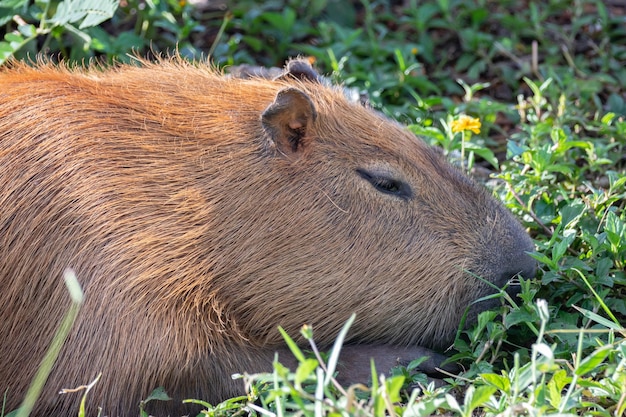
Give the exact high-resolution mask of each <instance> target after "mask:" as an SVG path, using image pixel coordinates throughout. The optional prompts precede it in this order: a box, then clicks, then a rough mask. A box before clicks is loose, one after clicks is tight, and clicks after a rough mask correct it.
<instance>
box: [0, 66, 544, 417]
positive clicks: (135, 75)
mask: <svg viewBox="0 0 626 417" xmlns="http://www.w3.org/2000/svg"><path fill="white" fill-rule="evenodd" d="M0 165H1V166H2V169H1V170H0V180H1V184H2V185H0V208H1V210H0V282H1V284H2V292H0V305H1V306H2V307H1V308H2V311H1V317H0V362H1V363H0V381H1V383H2V384H3V385H2V386H0V389H1V390H2V391H3V392H4V390H5V389H7V388H8V394H7V395H8V398H9V406H10V407H16V406H18V405H19V401H20V400H21V397H22V396H23V394H24V391H25V389H26V387H27V385H28V383H29V382H30V380H31V378H32V377H33V375H34V373H35V371H36V369H37V366H38V364H39V362H40V360H41V358H42V357H43V355H44V352H45V350H46V349H47V347H48V345H49V343H50V340H51V338H52V334H53V332H54V329H55V327H56V326H57V325H58V323H59V321H60V319H61V317H62V315H63V313H64V312H65V311H66V310H67V308H68V305H69V299H68V296H67V294H66V290H65V288H64V285H63V283H62V279H61V276H62V273H63V271H64V269H65V268H67V267H71V268H73V269H74V270H75V271H76V274H77V276H78V279H79V281H80V282H81V284H82V286H83V287H84V291H85V300H86V301H85V304H84V306H83V307H82V310H81V312H80V314H79V317H78V320H77V322H76V324H75V326H74V328H73V331H72V333H71V334H70V336H69V337H68V340H67V341H66V343H65V345H64V348H63V350H62V351H61V355H60V357H59V359H58V361H57V364H56V365H55V367H54V369H53V371H52V374H51V376H50V378H49V380H48V382H47V384H46V388H45V390H44V395H43V397H42V399H41V401H40V403H39V406H38V408H37V409H36V413H39V414H40V415H43V414H45V413H50V412H65V413H73V410H75V407H76V404H77V397H78V396H71V395H70V396H58V395H57V392H58V391H59V389H61V388H72V387H75V386H79V385H82V384H85V383H88V382H90V381H91V380H92V379H93V378H94V377H95V376H96V375H97V374H98V373H100V372H102V379H101V380H100V381H99V382H98V383H97V384H96V386H95V387H94V389H93V391H92V392H90V394H89V397H88V402H90V403H92V404H93V405H94V406H102V407H104V413H105V414H106V415H110V416H120V415H124V414H130V413H133V414H134V413H135V410H136V409H137V408H136V407H137V404H138V402H139V400H141V399H142V398H145V397H146V396H147V395H148V394H149V393H150V392H151V390H152V389H154V388H155V387H157V386H164V387H165V389H166V390H167V391H168V392H169V393H170V394H172V396H173V397H175V398H176V399H177V401H176V402H175V403H170V404H167V405H164V406H163V408H162V409H161V410H159V409H157V410H156V411H164V412H169V413H180V412H183V411H184V409H183V408H181V405H180V399H183V398H190V397H191V398H193V397H195V398H202V399H206V400H209V401H219V400H221V399H223V398H224V397H226V396H229V395H235V394H236V393H237V392H238V391H239V390H241V387H240V386H239V384H240V382H239V381H232V380H231V378H230V374H232V373H234V372H243V371H258V370H269V369H271V361H272V358H273V352H274V351H275V350H276V349H280V348H281V347H282V346H283V342H282V338H281V337H280V335H279V333H278V331H277V326H279V325H280V326H283V327H284V328H285V329H286V330H287V331H288V332H290V333H291V334H292V335H297V334H298V329H299V328H300V327H301V326H302V325H303V324H305V323H310V324H312V325H313V326H314V329H315V336H316V340H317V342H318V343H319V344H321V345H327V344H329V343H331V342H332V340H333V339H334V337H335V336H336V334H337V332H338V331H339V329H340V328H341V326H342V325H343V324H344V322H345V321H346V320H347V318H348V317H349V316H350V315H351V314H352V313H356V321H355V323H354V325H353V326H352V328H351V330H350V333H349V340H348V343H349V344H353V345H360V346H387V347H388V346H398V347H402V348H406V347H410V346H423V347H427V348H441V347H445V346H448V345H449V344H450V343H451V342H452V341H453V338H454V335H455V331H456V329H457V327H458V326H459V322H460V320H461V317H462V315H463V313H464V311H465V309H466V308H467V307H468V306H469V305H470V304H471V303H472V302H473V301H474V300H476V299H478V298H480V297H483V296H485V295H487V294H491V293H493V292H494V289H493V288H492V287H491V286H489V285H488V284H487V283H485V282H483V281H481V280H479V279H477V278H476V276H480V277H482V278H483V279H484V280H486V281H487V282H489V283H492V284H494V285H495V286H497V287H503V286H505V285H506V284H507V282H508V281H509V280H510V279H511V278H513V277H515V276H516V275H517V274H520V273H521V274H522V275H524V276H527V277H529V276H532V275H534V269H535V264H534V261H533V260H532V259H531V258H530V257H529V256H528V255H527V254H526V252H527V251H530V250H532V249H533V246H532V244H531V241H530V239H529V237H528V236H527V235H526V233H525V232H524V230H523V229H522V227H521V226H520V225H519V224H518V223H517V221H516V220H515V219H514V218H513V217H512V216H511V215H510V214H509V213H508V212H507V211H506V210H505V209H504V208H503V207H502V206H501V205H500V204H499V203H498V202H496V201H495V200H494V199H493V198H492V197H491V196H490V195H489V193H488V192H486V191H485V190H484V189H483V188H482V187H480V186H478V185H476V184H475V183H474V182H472V181H471V180H470V179H468V178H467V177H466V176H464V175H463V174H462V173H461V172H459V171H458V170H457V169H455V168H454V167H452V166H451V165H450V164H448V163H447V162H446V161H445V159H444V158H443V157H442V155H441V153H440V152H437V151H436V150H434V149H433V148H431V147H429V146H427V145H426V144H424V143H423V142H421V141H420V140H418V139H416V138H415V137H414V136H413V135H412V134H411V133H409V132H408V131H407V130H405V129H404V128H403V127H402V126H400V125H398V124H397V123H395V122H393V121H390V120H389V119H387V118H385V117H383V116H382V115H380V114H378V113H376V112H375V111H372V110H371V109H368V108H365V107H363V106H361V105H359V104H355V103H351V102H349V101H348V100H346V99H345V98H344V96H343V94H342V91H341V89H340V88H335V87H328V86H324V85H323V84H322V83H321V82H320V79H319V77H318V76H317V74H316V73H315V72H314V71H313V70H312V69H311V67H310V66H309V65H308V64H306V63H304V62H302V61H293V62H292V63H290V64H289V65H288V67H287V69H286V70H285V73H284V74H283V75H281V76H280V77H278V78H276V79H274V80H270V79H262V78H254V77H253V78H251V79H238V78H234V77H225V76H223V75H221V74H220V73H218V72H217V71H215V70H213V69H211V68H209V67H208V66H205V65H192V64H187V63H183V62H179V61H178V60H165V61H163V62H160V63H157V64H147V63H144V64H142V65H140V66H130V65H124V66H119V67H117V68H114V69H105V70H102V69H96V68H90V69H85V70H69V69H66V68H63V67H61V68H59V67H54V66H52V65H48V64H40V65H38V66H36V67H35V68H29V67H27V66H25V65H22V64H13V65H10V66H9V67H8V68H5V69H3V70H0ZM482 308H484V306H482V305H480V304H479V305H476V306H475V307H473V308H472V309H471V312H470V316H471V317H470V319H471V318H472V317H475V315H476V314H477V313H478V312H479V311H480V309H482ZM368 352H369V351H368ZM381 352H382V350H381ZM365 366H366V367H368V366H369V364H368V363H366V364H365ZM46 415H47V414H46Z"/></svg>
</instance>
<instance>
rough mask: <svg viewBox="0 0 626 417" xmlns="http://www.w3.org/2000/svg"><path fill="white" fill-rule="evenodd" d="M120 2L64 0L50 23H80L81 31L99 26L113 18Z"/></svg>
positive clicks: (113, 0) (115, 0)
mask: <svg viewBox="0 0 626 417" xmlns="http://www.w3.org/2000/svg"><path fill="white" fill-rule="evenodd" d="M118 6H119V0H64V1H62V2H61V3H59V5H58V6H57V10H56V13H55V14H54V16H52V18H50V20H49V22H50V23H53V24H55V25H59V26H62V25H66V24H68V23H78V22H81V23H80V25H79V26H78V28H79V29H84V28H88V27H91V26H97V25H99V24H100V23H102V22H104V21H105V20H108V19H110V18H111V17H113V14H114V13H115V10H117V7H118Z"/></svg>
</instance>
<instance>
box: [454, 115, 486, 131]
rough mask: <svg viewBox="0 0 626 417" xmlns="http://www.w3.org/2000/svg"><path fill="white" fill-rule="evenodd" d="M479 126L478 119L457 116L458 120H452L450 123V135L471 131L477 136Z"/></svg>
mask: <svg viewBox="0 0 626 417" xmlns="http://www.w3.org/2000/svg"><path fill="white" fill-rule="evenodd" d="M480 126H481V125H480V119H476V118H474V117H470V116H466V115H464V114H462V115H461V116H459V118H458V120H453V121H452V122H450V127H451V128H452V133H459V132H463V131H464V130H471V131H472V132H474V133H476V134H479V133H480Z"/></svg>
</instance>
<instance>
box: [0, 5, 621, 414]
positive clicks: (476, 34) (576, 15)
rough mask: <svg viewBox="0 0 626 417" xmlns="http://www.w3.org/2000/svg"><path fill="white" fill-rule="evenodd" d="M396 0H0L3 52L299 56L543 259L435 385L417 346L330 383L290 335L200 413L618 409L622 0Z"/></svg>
mask: <svg viewBox="0 0 626 417" xmlns="http://www.w3.org/2000/svg"><path fill="white" fill-rule="evenodd" d="M66 1H67V0H66ZM61 3H63V2H61ZM404 3H407V5H406V6H404V7H402V6H393V7H392V6H389V2H382V1H381V2H374V1H367V0H362V1H354V2H333V1H326V0H312V1H308V2H306V1H304V0H289V1H268V2H263V3H259V4H256V2H251V1H240V2H237V4H236V5H235V6H232V7H230V8H229V9H228V11H226V12H225V11H222V10H204V11H202V12H201V11H198V10H196V9H194V7H193V6H192V5H190V4H188V3H186V2H184V1H180V2H179V1H174V0H167V1H154V0H151V1H145V2H139V1H137V0H130V1H128V2H126V3H124V5H123V6H120V7H117V4H116V3H107V2H106V1H104V0H101V1H99V2H96V3H94V4H97V7H95V9H97V10H102V13H100V14H99V15H101V16H107V15H105V14H104V13H105V12H106V11H107V10H108V11H111V10H115V13H113V12H112V11H111V13H109V15H110V14H112V15H113V17H112V18H110V19H109V20H106V21H104V23H101V22H98V21H97V19H95V18H93V19H91V20H89V19H90V17H89V16H90V15H89V13H85V14H83V15H80V14H74V15H71V16H68V15H67V13H65V12H63V10H64V9H63V8H62V7H60V2H58V1H54V2H45V1H44V2H35V3H31V2H27V1H25V0H23V1H14V2H9V1H7V0H3V1H0V27H2V28H4V30H5V32H6V35H5V36H4V39H5V41H4V42H0V59H4V58H6V57H8V56H10V55H15V56H16V57H17V58H19V59H26V58H27V57H28V56H29V54H31V55H32V54H33V53H36V52H39V51H43V52H44V53H46V55H53V56H54V55H56V54H60V55H59V56H60V57H62V58H64V59H69V60H74V61H80V60H82V59H85V58H91V57H96V58H98V59H101V60H104V61H109V62H110V61H113V60H121V61H125V60H127V59H128V55H127V54H129V53H131V52H132V51H135V52H136V53H138V54H140V55H150V54H151V53H153V52H154V53H159V52H166V51H172V50H173V49H174V48H175V47H176V45H177V46H178V50H179V52H180V53H181V54H182V55H183V56H186V57H190V58H196V59H197V58H200V57H201V55H202V53H207V52H209V51H211V52H212V59H213V60H214V61H215V62H216V63H217V64H219V65H222V66H224V65H234V64H240V63H253V64H259V65H265V66H281V65H282V64H283V62H284V60H285V59H287V58H288V57H290V56H295V55H309V56H312V57H314V58H315V59H316V63H317V66H318V68H320V70H321V71H322V72H324V73H326V74H328V75H329V76H330V77H331V78H332V79H333V80H334V81H336V82H342V83H343V84H345V85H346V86H347V87H350V88H352V89H355V91H357V92H360V93H364V94H367V96H368V97H369V101H370V103H371V104H372V105H373V106H375V107H376V108H378V109H379V110H380V111H382V112H384V113H386V114H387V115H389V116H390V117H393V118H396V119H398V120H399V121H401V122H402V123H405V124H407V125H408V126H409V129H411V130H412V131H413V132H415V133H416V134H418V135H420V136H421V137H423V138H424V139H425V140H426V141H428V142H429V143H431V144H433V145H437V146H440V147H441V148H442V149H443V150H444V152H445V153H446V154H447V155H448V156H449V158H450V159H451V160H453V161H454V162H455V163H458V164H459V165H460V166H462V167H463V168H464V169H467V170H469V171H470V172H471V173H472V174H473V175H476V176H477V177H478V178H480V179H481V180H482V181H484V182H485V184H486V185H487V186H488V187H489V188H490V189H492V190H493V192H494V194H495V195H497V196H498V198H499V199H500V200H501V201H503V202H504V204H505V205H506V206H507V207H508V208H509V209H510V210H511V211H512V212H514V213H515V214H516V215H517V216H518V217H519V218H520V219H521V221H522V222H523V224H524V225H525V226H526V227H527V228H528V230H529V233H530V234H531V236H532V237H533V238H534V240H535V243H536V245H537V252H536V253H535V254H534V256H535V258H536V259H537V260H538V262H539V265H540V271H539V273H538V276H537V277H536V278H535V279H532V280H524V281H522V288H523V291H522V295H521V298H520V299H516V300H510V299H508V300H507V299H506V297H504V296H503V297H502V298H503V303H502V307H500V308H499V309H496V310H493V311H487V312H484V313H482V314H481V315H480V317H479V320H478V323H477V324H476V325H475V326H473V327H472V328H471V329H468V330H463V331H460V332H459V337H458V338H457V340H456V342H455V345H454V351H453V352H451V355H452V356H453V358H454V359H455V360H458V361H459V362H460V363H462V364H463V366H464V369H465V371H464V372H463V373H462V374H461V375H459V376H458V377H449V378H446V379H445V384H444V385H443V386H437V387H436V386H435V385H433V384H429V383H428V381H427V380H426V378H425V375H422V374H419V373H418V374H415V373H414V372H413V368H414V367H415V365H416V363H413V364H412V365H410V366H409V367H407V368H402V369H397V371H396V373H395V374H394V375H393V376H391V377H384V376H382V375H377V377H376V378H374V380H375V383H374V385H373V386H372V387H371V388H369V389H354V387H337V386H336V385H335V384H334V382H333V380H332V379H331V378H329V377H328V375H327V374H325V373H324V371H323V368H321V367H319V366H317V365H319V364H320V363H325V366H326V367H330V368H331V369H332V367H333V360H334V359H332V358H333V357H332V355H331V358H329V359H323V355H319V356H318V357H312V358H307V357H300V356H298V355H297V357H299V359H300V367H299V368H298V369H297V370H291V371H288V370H287V369H285V368H284V367H283V366H281V365H280V364H278V363H277V364H276V366H275V371H274V373H271V374H263V375H244V376H242V377H243V378H245V379H247V380H248V381H250V382H251V385H250V386H251V388H250V393H249V396H248V397H241V398H236V399H232V400H229V401H226V402H224V403H222V404H219V405H209V404H205V406H206V408H207V410H208V411H207V414H209V415H225V414H227V415H245V414H250V415H255V416H260V415H272V416H273V415H276V416H282V415H288V414H289V415H291V414H297V415H305V416H320V415H337V416H339V415H346V416H348V415H350V416H352V415H366V416H382V415H403V416H404V415H406V416H412V415H415V416H422V415H430V414H437V413H448V415H455V416H456V415H458V416H470V415H485V416H492V415H493V416H495V415H518V414H526V415H542V416H549V415H597V416H621V415H624V412H625V410H626V394H625V393H626V370H625V368H626V342H625V340H624V329H623V326H622V324H623V323H624V322H625V317H626V294H625V292H626V273H625V272H624V270H625V266H626V237H625V236H626V215H625V214H624V206H625V205H626V175H625V174H626V156H625V155H626V90H625V88H624V85H626V66H624V65H623V63H624V62H626V6H621V5H619V4H618V2H606V3H605V2H602V1H597V0H573V1H562V0H551V1H549V2H539V1H537V2H534V1H511V0H473V1H460V0H458V1H457V0H437V1H430V2H424V1H409V2H404ZM92 6H93V5H92ZM89 10H93V7H92V9H89ZM64 13H65V14H64ZM14 16H18V17H17V18H15V17H14ZM44 17H45V19H43V18H44ZM98 23H101V24H99V25H98ZM1 31H2V29H0V35H2V34H3V33H2V32H1ZM462 115H467V116H470V117H472V118H476V119H478V120H480V122H481V129H480V133H478V134H476V133H471V134H470V133H469V132H465V133H462V132H459V133H454V131H453V129H452V126H453V125H454V122H455V121H457V120H459V118H460V117H461V116H462ZM313 330H314V329H313ZM309 331H310V329H309ZM292 336H293V335H292ZM308 336H310V335H308ZM313 351H315V349H314V348H313ZM373 371H374V369H373ZM199 377H201V376H199ZM416 387H417V388H416ZM87 400H88V398H87ZM198 400H199V401H201V400H202V399H198Z"/></svg>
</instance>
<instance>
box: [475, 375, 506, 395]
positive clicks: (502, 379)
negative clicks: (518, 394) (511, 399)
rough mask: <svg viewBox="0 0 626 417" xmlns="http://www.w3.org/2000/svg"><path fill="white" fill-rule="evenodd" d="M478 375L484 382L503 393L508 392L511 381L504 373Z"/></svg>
mask: <svg viewBox="0 0 626 417" xmlns="http://www.w3.org/2000/svg"><path fill="white" fill-rule="evenodd" d="M480 377H481V378H482V379H483V380H484V381H485V383H487V384H489V385H491V386H492V387H495V388H497V389H499V390H500V391H502V392H503V393H508V392H509V391H510V389H511V381H510V380H509V378H508V377H506V376H504V375H497V374H480ZM494 392H495V391H494Z"/></svg>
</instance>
